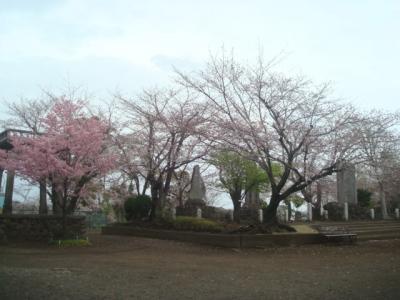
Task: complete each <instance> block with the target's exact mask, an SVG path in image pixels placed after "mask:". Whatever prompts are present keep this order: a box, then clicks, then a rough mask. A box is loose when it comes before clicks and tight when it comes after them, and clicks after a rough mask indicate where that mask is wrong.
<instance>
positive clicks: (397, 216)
mask: <svg viewBox="0 0 400 300" xmlns="http://www.w3.org/2000/svg"><path fill="white" fill-rule="evenodd" d="M394 213H395V215H396V219H397V220H398V219H400V212H399V209H398V208H396V209H395V210H394Z"/></svg>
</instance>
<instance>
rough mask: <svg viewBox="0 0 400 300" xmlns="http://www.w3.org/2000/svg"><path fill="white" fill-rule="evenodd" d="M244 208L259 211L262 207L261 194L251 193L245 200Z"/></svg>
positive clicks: (248, 193)
mask: <svg viewBox="0 0 400 300" xmlns="http://www.w3.org/2000/svg"><path fill="white" fill-rule="evenodd" d="M243 206H244V207H246V208H249V209H254V210H257V209H259V208H260V206H261V200H260V193H259V192H258V191H249V192H247V194H246V197H245V199H244V205H243Z"/></svg>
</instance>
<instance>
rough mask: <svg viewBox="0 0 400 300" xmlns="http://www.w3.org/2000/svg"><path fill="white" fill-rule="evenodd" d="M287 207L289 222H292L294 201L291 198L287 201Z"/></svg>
mask: <svg viewBox="0 0 400 300" xmlns="http://www.w3.org/2000/svg"><path fill="white" fill-rule="evenodd" d="M287 207H288V222H290V219H291V218H292V202H291V201H290V200H289V201H288V202H287Z"/></svg>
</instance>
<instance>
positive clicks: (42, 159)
mask: <svg viewBox="0 0 400 300" xmlns="http://www.w3.org/2000/svg"><path fill="white" fill-rule="evenodd" d="M40 122H41V130H40V132H38V133H36V134H32V135H30V136H23V137H22V136H21V137H14V138H12V141H11V142H12V145H13V148H12V149H11V150H9V151H8V152H4V151H2V152H1V153H0V164H1V165H2V166H5V167H6V168H7V169H9V170H15V172H16V173H17V174H19V175H20V176H22V177H24V178H26V179H28V180H30V181H31V182H38V181H41V180H43V179H46V182H47V186H48V190H47V192H48V194H49V195H50V197H51V199H52V202H53V206H54V211H55V212H56V213H59V214H62V215H63V217H64V218H65V216H67V215H69V214H72V213H73V212H74V211H75V209H76V208H77V206H78V204H79V201H80V199H81V197H82V196H84V195H85V193H86V187H87V185H88V183H89V182H90V181H91V180H92V179H94V178H95V177H97V176H101V175H103V174H105V173H107V172H108V171H110V170H111V169H112V168H113V166H114V161H115V155H114V154H112V153H110V151H108V134H109V130H110V127H109V124H108V123H107V122H105V121H103V120H101V119H100V118H98V117H95V116H90V115H89V114H88V113H86V112H85V103H84V102H83V101H79V100H77V101H74V100H70V99H67V98H65V97H60V98H58V99H57V100H56V101H54V103H53V104H52V106H51V108H50V110H49V112H48V113H47V114H46V115H45V116H44V117H43V118H41V119H40Z"/></svg>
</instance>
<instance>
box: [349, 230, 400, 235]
mask: <svg viewBox="0 0 400 300" xmlns="http://www.w3.org/2000/svg"><path fill="white" fill-rule="evenodd" d="M351 232H352V233H355V234H357V235H369V234H386V233H393V234H400V230H391V229H375V230H356V231H351Z"/></svg>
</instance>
